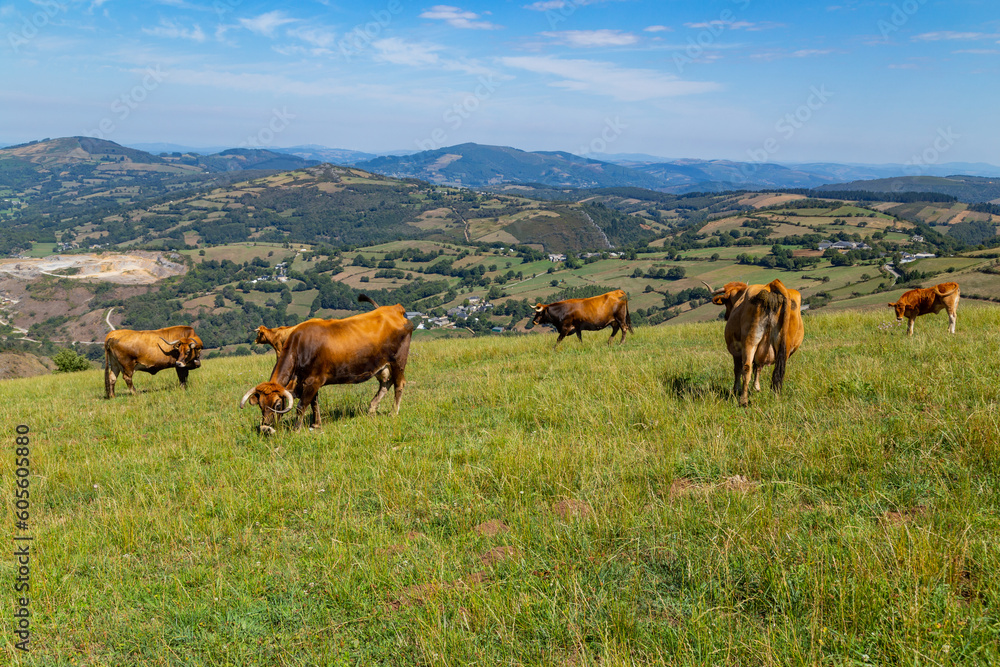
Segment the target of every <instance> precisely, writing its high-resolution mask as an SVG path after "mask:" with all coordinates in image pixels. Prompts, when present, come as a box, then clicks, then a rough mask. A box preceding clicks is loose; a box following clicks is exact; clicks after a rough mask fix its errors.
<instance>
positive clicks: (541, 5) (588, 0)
mask: <svg viewBox="0 0 1000 667" xmlns="http://www.w3.org/2000/svg"><path fill="white" fill-rule="evenodd" d="M608 1H609V0H538V2H533V3H531V4H530V5H524V8H525V9H530V10H531V11H534V12H552V11H556V10H558V9H565V8H567V7H583V6H584V5H599V4H601V3H604V2H608Z"/></svg>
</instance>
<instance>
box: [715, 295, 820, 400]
mask: <svg viewBox="0 0 1000 667" xmlns="http://www.w3.org/2000/svg"><path fill="white" fill-rule="evenodd" d="M706 286H708V285H707V283H706ZM709 289H712V288H711V287H710V286H709ZM712 302H713V303H715V304H716V305H720V306H725V307H726V331H725V338H726V347H727V348H728V349H729V353H730V354H731V355H733V376H734V379H733V393H734V394H736V395H737V396H739V399H740V405H747V403H749V392H750V384H751V382H752V383H753V385H754V388H755V389H756V390H757V391H760V369H761V367H762V366H769V365H771V364H774V373H773V374H772V375H771V388H772V389H774V390H775V391H780V390H781V385H782V383H783V382H784V379H785V367H786V364H787V362H788V358H789V357H791V356H792V354H794V353H795V351H796V350H798V349H799V346H800V345H802V339H803V338H804V337H805V329H804V328H803V326H802V295H801V294H799V292H798V290H793V289H788V288H787V287H785V286H784V284H782V282H781V281H780V280H774V281H772V282H771V283H769V284H767V285H747V284H746V283H741V282H732V283H726V285H725V286H724V287H722V288H721V289H718V290H713V291H712Z"/></svg>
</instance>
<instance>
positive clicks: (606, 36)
mask: <svg viewBox="0 0 1000 667" xmlns="http://www.w3.org/2000/svg"><path fill="white" fill-rule="evenodd" d="M542 36H543V37H548V38H549V39H552V40H553V41H555V42H557V43H559V44H566V45H567V46H575V47H583V48H594V47H602V46H629V45H630V44H635V43H636V42H638V41H639V38H638V37H637V36H635V35H634V34H632V33H630V32H622V31H621V30H563V31H560V32H543V33H542Z"/></svg>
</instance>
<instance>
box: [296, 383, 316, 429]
mask: <svg viewBox="0 0 1000 667" xmlns="http://www.w3.org/2000/svg"><path fill="white" fill-rule="evenodd" d="M318 396H319V387H318V386H317V385H316V384H315V383H313V382H310V381H308V380H307V381H306V382H304V383H303V384H302V393H301V394H299V407H298V408H297V409H296V410H295V424H294V425H293V426H292V429H293V430H295V431H298V430H299V429H301V428H302V421H303V420H304V419H305V415H306V408H307V407H309V406H311V405H313V404H314V403H315V404H316V405H313V421H316V420H317V419H318V418H319V401H318V400H317V399H318Z"/></svg>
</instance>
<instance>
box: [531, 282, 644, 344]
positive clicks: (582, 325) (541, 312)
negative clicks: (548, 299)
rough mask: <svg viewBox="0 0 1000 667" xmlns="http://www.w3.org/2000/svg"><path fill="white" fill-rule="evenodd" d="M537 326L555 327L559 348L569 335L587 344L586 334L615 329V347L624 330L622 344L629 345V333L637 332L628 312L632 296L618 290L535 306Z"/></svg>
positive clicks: (612, 337)
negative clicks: (616, 339)
mask: <svg viewBox="0 0 1000 667" xmlns="http://www.w3.org/2000/svg"><path fill="white" fill-rule="evenodd" d="M533 321H534V323H535V324H551V325H552V326H553V327H555V330H556V331H558V332H559V338H557V339H556V345H559V343H560V342H561V341H562V339H563V338H565V337H566V336H572V335H573V334H576V337H577V338H579V339H580V341H581V342H583V332H584V331H600V330H601V329H604V328H605V327H607V326H609V325H610V326H611V337H610V338H608V345H610V344H611V341H612V339H614V337H615V334H617V333H618V330H619V329H621V332H622V337H621V340H619V341H618V344H619V345H621V344H622V343H624V342H625V331H626V330H627V331H628V332H629V333H635V332H634V331H633V329H632V318H631V317H630V316H629V313H628V297H627V296H626V295H625V291H624V290H620V289H617V290H615V291H614V292H608V293H607V294H602V295H600V296H592V297H590V298H589V299H566V300H565V301H556V302H555V303H550V304H547V305H543V304H541V303H540V304H538V305H536V306H535V319H534V320H533Z"/></svg>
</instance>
